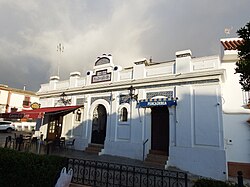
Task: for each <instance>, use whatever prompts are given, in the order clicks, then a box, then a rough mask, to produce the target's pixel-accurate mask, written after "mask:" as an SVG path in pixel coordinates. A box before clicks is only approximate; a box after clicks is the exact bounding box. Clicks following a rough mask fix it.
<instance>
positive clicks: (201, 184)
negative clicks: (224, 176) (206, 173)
mask: <svg viewBox="0 0 250 187" xmlns="http://www.w3.org/2000/svg"><path fill="white" fill-rule="evenodd" d="M193 187H235V185H233V184H230V183H226V182H222V181H217V180H213V179H199V180H197V181H195V183H194V185H193Z"/></svg>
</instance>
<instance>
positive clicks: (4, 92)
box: [0, 84, 39, 130]
mask: <svg viewBox="0 0 250 187" xmlns="http://www.w3.org/2000/svg"><path fill="white" fill-rule="evenodd" d="M34 103H36V104H39V97H38V96H36V93H35V92H32V91H27V90H21V89H16V88H11V87H8V86H7V85H3V84H0V113H10V112H17V111H22V110H31V109H32V108H31V106H32V104H34ZM3 117H4V116H0V120H4V119H6V120H11V117H10V118H3ZM15 124H16V128H17V129H18V130H32V129H33V128H34V127H35V122H27V120H22V121H17V122H15Z"/></svg>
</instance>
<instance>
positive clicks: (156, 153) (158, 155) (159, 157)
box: [144, 150, 168, 168]
mask: <svg viewBox="0 0 250 187" xmlns="http://www.w3.org/2000/svg"><path fill="white" fill-rule="evenodd" d="M167 160H168V156H167V153H166V152H164V151H160V150H149V154H148V155H147V157H146V159H145V160H144V163H145V164H146V165H149V166H152V167H157V168H165V165H166V161H167Z"/></svg>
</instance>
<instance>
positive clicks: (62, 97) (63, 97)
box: [59, 92, 71, 106]
mask: <svg viewBox="0 0 250 187" xmlns="http://www.w3.org/2000/svg"><path fill="white" fill-rule="evenodd" d="M59 102H60V103H63V104H64V105H65V106H66V105H68V104H71V99H68V96H67V95H66V94H65V92H63V93H62V94H61V95H60V99H59Z"/></svg>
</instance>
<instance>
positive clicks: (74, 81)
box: [69, 71, 81, 88]
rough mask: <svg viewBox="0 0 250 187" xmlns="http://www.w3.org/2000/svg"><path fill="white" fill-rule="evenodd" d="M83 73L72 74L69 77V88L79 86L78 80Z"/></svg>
mask: <svg viewBox="0 0 250 187" xmlns="http://www.w3.org/2000/svg"><path fill="white" fill-rule="evenodd" d="M80 76H81V73H80V72H77V71H75V72H71V73H70V77H69V87H70V88H74V87H76V86H77V80H78V79H79V78H80Z"/></svg>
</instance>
